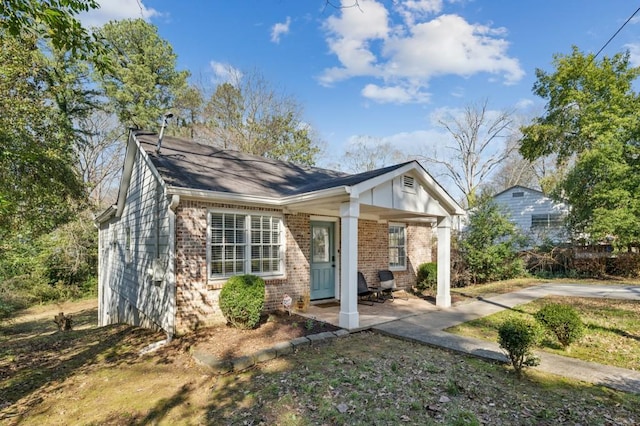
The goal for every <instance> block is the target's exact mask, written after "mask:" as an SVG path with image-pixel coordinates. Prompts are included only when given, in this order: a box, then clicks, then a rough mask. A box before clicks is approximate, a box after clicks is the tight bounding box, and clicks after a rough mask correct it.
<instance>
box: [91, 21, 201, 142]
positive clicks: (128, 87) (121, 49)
mask: <svg viewBox="0 0 640 426" xmlns="http://www.w3.org/2000/svg"><path fill="white" fill-rule="evenodd" d="M99 34H100V35H101V36H102V37H103V38H104V40H105V43H106V45H107V48H108V49H109V51H110V52H111V62H112V69H111V70H109V71H106V72H99V73H98V80H99V81H100V83H101V84H102V87H103V88H104V91H105V94H106V96H107V97H108V99H109V105H110V107H111V109H112V111H113V112H114V113H115V114H117V116H118V118H119V119H120V121H121V123H122V124H123V125H125V126H127V127H129V126H135V127H138V128H146V129H150V130H153V129H155V128H156V127H157V125H158V123H159V120H160V118H161V117H162V114H164V113H165V112H166V111H167V110H169V109H170V108H172V107H173V106H174V102H175V99H176V97H177V96H178V95H179V94H180V93H181V92H182V91H183V90H185V88H186V85H187V77H188V76H189V73H188V72H187V71H177V70H176V54H175V53H174V52H173V48H172V47H171V44H169V42H167V41H166V40H164V39H162V38H161V37H160V35H159V34H158V30H157V28H156V27H155V26H154V25H152V24H149V23H147V22H145V21H143V20H142V19H133V20H131V19H128V20H122V21H111V22H109V23H107V24H105V25H104V26H103V27H102V28H101V29H100V30H99Z"/></svg>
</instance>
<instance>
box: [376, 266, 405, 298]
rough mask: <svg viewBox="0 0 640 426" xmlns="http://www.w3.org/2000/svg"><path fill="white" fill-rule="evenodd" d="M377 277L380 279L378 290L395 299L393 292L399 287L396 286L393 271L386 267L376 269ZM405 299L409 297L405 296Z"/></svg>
mask: <svg viewBox="0 0 640 426" xmlns="http://www.w3.org/2000/svg"><path fill="white" fill-rule="evenodd" d="M378 278H379V279H380V292H381V293H382V294H383V295H386V296H387V297H388V298H389V299H391V300H392V301H393V300H395V297H394V295H393V293H394V292H396V291H399V290H400V289H399V288H398V287H397V286H396V279H395V277H394V276H393V272H391V271H389V270H388V269H382V270H380V271H378ZM406 300H409V297H406Z"/></svg>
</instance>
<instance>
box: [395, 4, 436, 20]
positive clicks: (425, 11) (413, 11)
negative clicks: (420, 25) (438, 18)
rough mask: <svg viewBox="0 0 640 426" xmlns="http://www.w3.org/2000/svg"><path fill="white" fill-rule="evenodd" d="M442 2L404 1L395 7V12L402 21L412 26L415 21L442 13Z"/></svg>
mask: <svg viewBox="0 0 640 426" xmlns="http://www.w3.org/2000/svg"><path fill="white" fill-rule="evenodd" d="M442 6H443V4H442V0H405V1H400V2H398V3H397V5H396V10H397V11H398V13H399V14H400V15H401V16H402V17H403V19H404V21H405V22H406V23H407V24H409V25H413V24H414V23H415V21H416V19H420V18H424V17H425V16H427V15H430V14H434V13H440V12H441V11H442Z"/></svg>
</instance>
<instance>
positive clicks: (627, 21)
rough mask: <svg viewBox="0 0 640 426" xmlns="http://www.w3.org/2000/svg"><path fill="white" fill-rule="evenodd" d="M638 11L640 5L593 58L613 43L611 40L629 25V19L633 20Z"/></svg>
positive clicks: (639, 10)
mask: <svg viewBox="0 0 640 426" xmlns="http://www.w3.org/2000/svg"><path fill="white" fill-rule="evenodd" d="M638 12H640V7H639V8H637V9H636V11H635V12H633V14H632V15H631V16H629V19H627V20H626V21H625V22H624V24H622V26H620V28H618V31H616V32H615V33H614V34H613V35H612V36H611V38H610V39H609V40H607V42H606V43H605V44H604V46H602V47H601V48H600V50H598V53H596V54H595V55H594V57H593V59H595V58H597V57H598V55H599V54H600V53H602V51H603V50H604V49H605V48H606V47H607V46H608V45H609V43H611V41H612V40H613V39H614V38H616V36H617V35H618V33H619V32H620V31H622V29H623V28H624V27H625V25H627V24H628V23H629V21H631V20H632V19H633V17H634V16H636V14H637V13H638Z"/></svg>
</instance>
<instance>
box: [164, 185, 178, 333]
mask: <svg viewBox="0 0 640 426" xmlns="http://www.w3.org/2000/svg"><path fill="white" fill-rule="evenodd" d="M178 204H180V196H179V195H176V194H173V195H172V196H171V202H170V203H169V208H168V209H167V214H168V215H169V259H168V262H167V274H166V280H167V286H168V289H167V292H168V294H169V316H168V323H167V330H166V331H167V341H169V342H170V341H171V339H173V336H174V335H175V334H176V272H175V265H176V256H175V253H176V209H177V208H178Z"/></svg>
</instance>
